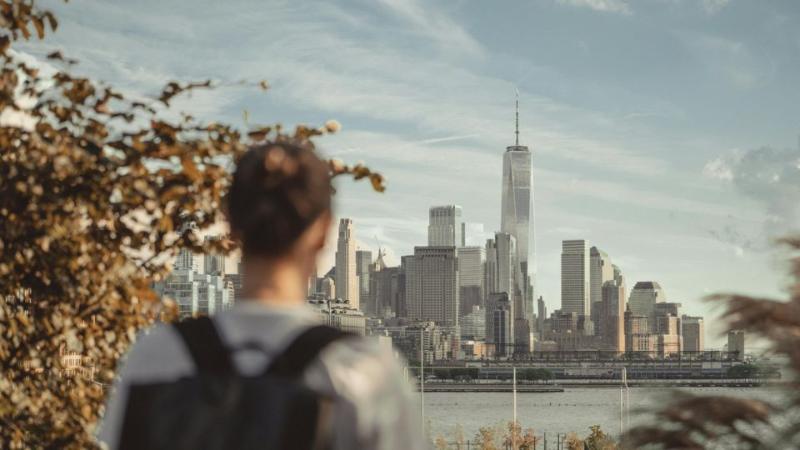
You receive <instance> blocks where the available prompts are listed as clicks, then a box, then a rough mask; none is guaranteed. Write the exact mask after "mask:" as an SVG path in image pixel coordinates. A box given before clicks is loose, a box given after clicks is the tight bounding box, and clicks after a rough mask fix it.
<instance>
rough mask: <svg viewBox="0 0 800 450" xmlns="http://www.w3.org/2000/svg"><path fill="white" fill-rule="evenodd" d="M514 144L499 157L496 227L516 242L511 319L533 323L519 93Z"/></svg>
mask: <svg viewBox="0 0 800 450" xmlns="http://www.w3.org/2000/svg"><path fill="white" fill-rule="evenodd" d="M515 114H516V127H515V135H516V137H515V142H514V145H512V146H509V147H506V152H505V154H503V189H502V196H503V197H502V201H501V220H500V228H501V231H502V232H504V233H508V234H511V235H512V236H514V238H515V239H516V241H517V262H518V264H519V266H520V272H519V273H521V279H520V280H518V282H517V288H518V291H517V292H516V293H515V297H516V298H515V308H514V309H515V314H514V315H515V316H516V318H518V319H527V320H528V324H532V323H533V296H534V293H533V285H534V283H535V280H534V277H533V276H532V274H533V275H534V276H535V271H536V266H535V262H534V257H535V248H534V247H535V241H534V217H533V214H534V209H533V173H532V163H531V156H532V155H531V152H530V150H528V147H527V146H524V145H520V144H519V94H517V100H516V112H515Z"/></svg>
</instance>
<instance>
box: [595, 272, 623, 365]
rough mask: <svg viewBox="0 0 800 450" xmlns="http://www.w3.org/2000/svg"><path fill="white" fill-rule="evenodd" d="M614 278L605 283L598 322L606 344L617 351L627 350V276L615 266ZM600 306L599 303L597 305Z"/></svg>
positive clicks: (600, 333)
mask: <svg viewBox="0 0 800 450" xmlns="http://www.w3.org/2000/svg"><path fill="white" fill-rule="evenodd" d="M612 273H613V275H614V276H613V279H611V280H608V281H606V282H605V283H603V289H602V295H601V297H602V300H601V302H600V303H599V305H600V307H599V314H598V317H599V319H598V323H599V324H600V327H599V328H600V331H599V332H598V333H597V334H599V335H600V336H602V338H603V342H604V343H605V344H606V346H607V347H608V348H610V349H612V350H614V351H616V352H624V351H625V298H626V295H625V278H624V277H623V276H622V273H621V272H620V271H619V268H618V267H617V266H614V270H613V271H612ZM595 306H598V305H595Z"/></svg>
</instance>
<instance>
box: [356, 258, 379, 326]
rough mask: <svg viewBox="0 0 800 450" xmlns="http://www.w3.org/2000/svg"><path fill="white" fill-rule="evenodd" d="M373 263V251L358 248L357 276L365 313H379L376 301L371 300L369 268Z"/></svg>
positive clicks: (360, 300)
mask: <svg viewBox="0 0 800 450" xmlns="http://www.w3.org/2000/svg"><path fill="white" fill-rule="evenodd" d="M371 264H372V251H370V250H356V276H357V277H358V302H359V304H361V311H362V312H363V313H365V314H373V315H374V314H377V310H376V308H375V303H374V302H371V301H370V292H369V269H370V265H371Z"/></svg>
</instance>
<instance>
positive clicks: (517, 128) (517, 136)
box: [514, 88, 519, 146]
mask: <svg viewBox="0 0 800 450" xmlns="http://www.w3.org/2000/svg"><path fill="white" fill-rule="evenodd" d="M514 92H515V93H516V109H515V111H514V113H515V116H516V117H515V119H516V120H515V124H514V127H515V128H514V135H515V143H514V145H516V146H519V89H517V88H514Z"/></svg>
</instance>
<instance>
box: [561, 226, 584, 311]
mask: <svg viewBox="0 0 800 450" xmlns="http://www.w3.org/2000/svg"><path fill="white" fill-rule="evenodd" d="M589 276H590V272H589V244H588V243H587V242H586V241H585V240H583V239H577V240H566V241H563V242H562V243H561V312H563V313H575V314H577V315H579V316H585V317H589V315H590V311H591V303H590V297H589V295H590V279H589Z"/></svg>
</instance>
